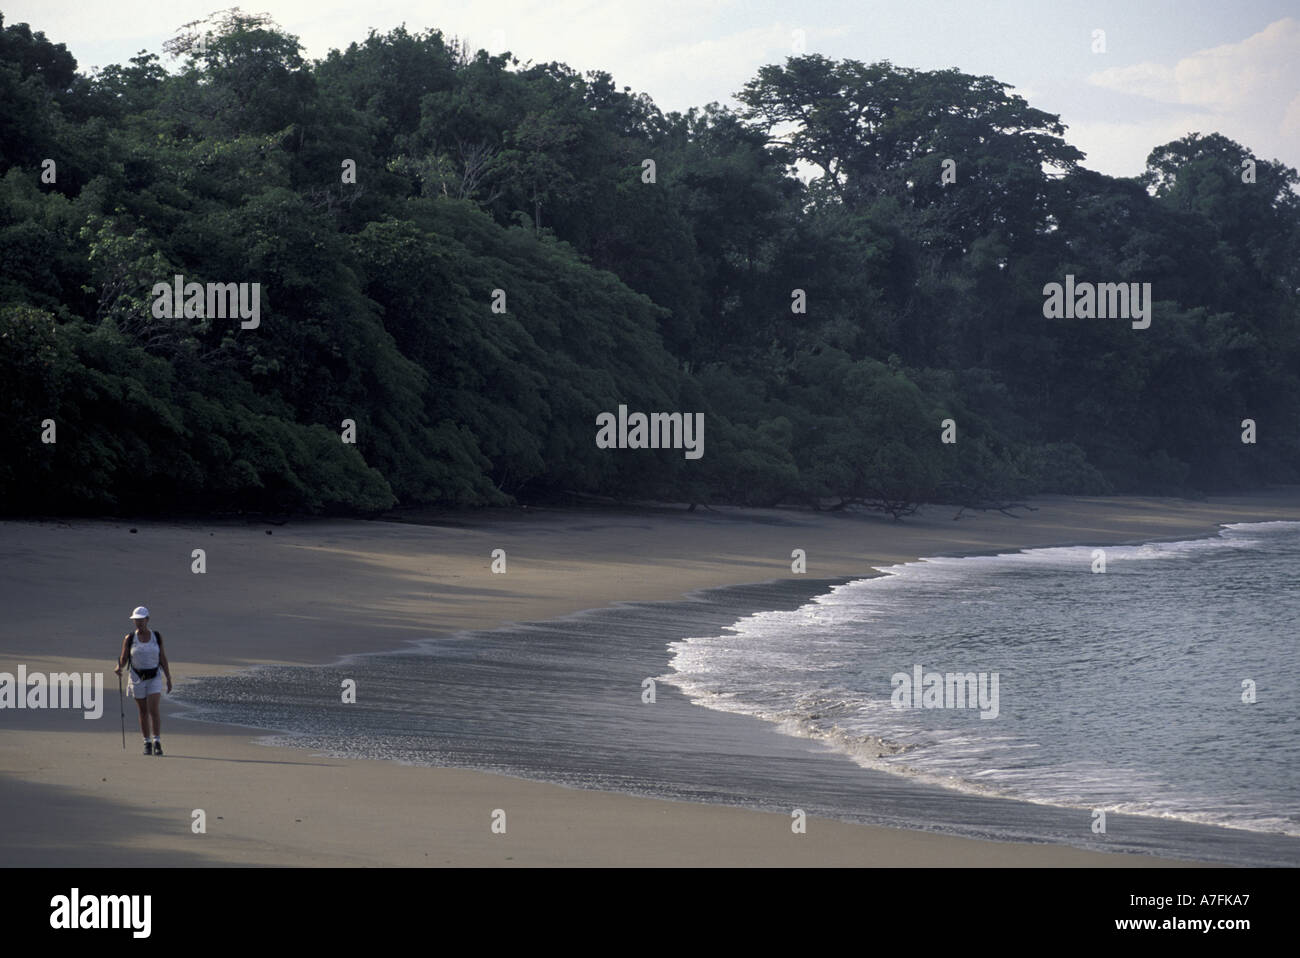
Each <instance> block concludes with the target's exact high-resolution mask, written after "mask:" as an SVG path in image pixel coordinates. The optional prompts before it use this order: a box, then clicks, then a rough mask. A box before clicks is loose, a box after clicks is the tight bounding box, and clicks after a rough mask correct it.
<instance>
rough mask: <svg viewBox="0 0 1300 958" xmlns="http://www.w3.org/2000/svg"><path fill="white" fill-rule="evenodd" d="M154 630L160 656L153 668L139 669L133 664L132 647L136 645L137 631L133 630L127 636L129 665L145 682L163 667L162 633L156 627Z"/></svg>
mask: <svg viewBox="0 0 1300 958" xmlns="http://www.w3.org/2000/svg"><path fill="white" fill-rule="evenodd" d="M152 631H153V637H154V641H156V642H157V643H158V656H159V660H158V665H157V666H156V667H154V668H152V669H137V668H136V667H135V666H134V665H132V664H131V648H132V647H133V646H134V645H135V633H134V632H132V633H130V634H129V635H128V636H127V637H126V638H127V643H126V664H127V667H128V668H130V669H131V671H132V673H134V674H135V676H136V677H137V678H138V679H140V680H141V681H143V682H147V681H149V680H150V679H151V678H153V677H154V676H155V675H157V674H158V669H160V668H162V654H163V647H162V633H161V632H159V631H158V630H157V629H154V630H152Z"/></svg>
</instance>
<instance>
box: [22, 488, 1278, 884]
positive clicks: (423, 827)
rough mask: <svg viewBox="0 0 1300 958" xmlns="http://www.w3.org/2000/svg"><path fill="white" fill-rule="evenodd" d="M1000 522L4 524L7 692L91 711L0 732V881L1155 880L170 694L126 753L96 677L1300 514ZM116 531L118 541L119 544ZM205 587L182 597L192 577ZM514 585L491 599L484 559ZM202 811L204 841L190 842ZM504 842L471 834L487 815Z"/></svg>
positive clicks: (1057, 851)
mask: <svg viewBox="0 0 1300 958" xmlns="http://www.w3.org/2000/svg"><path fill="white" fill-rule="evenodd" d="M1032 504H1033V505H1034V506H1035V511H1033V512H1030V513H1027V514H1022V515H1021V517H1020V518H1010V517H1007V516H1005V515H1001V514H997V513H993V514H977V515H973V516H971V515H967V516H965V517H963V518H961V519H959V520H954V518H953V510H952V509H938V508H931V509H928V510H926V511H925V512H924V513H923V514H922V515H920V516H916V517H913V518H909V519H908V520H906V521H904V522H895V521H893V520H890V519H888V518H885V517H877V516H862V515H848V514H827V513H822V514H814V513H806V512H797V511H785V510H734V509H726V510H719V511H711V510H696V511H694V512H687V511H686V510H684V509H682V510H674V509H664V510H642V511H633V510H613V509H610V510H605V509H590V510H572V509H570V510H554V511H551V510H533V509H528V510H518V511H512V512H492V513H481V514H468V515H454V516H449V517H443V518H441V519H431V520H429V521H430V523H432V524H415V523H411V522H395V521H375V522H366V521H351V520H348V521H340V520H321V521H307V520H304V521H291V522H289V523H287V524H285V525H281V526H276V525H269V524H259V523H256V522H240V521H229V522H213V523H203V522H197V521H193V522H179V521H178V522H157V521H147V522H144V521H141V522H137V521H126V520H121V521H119V520H79V519H73V520H51V521H44V522H37V521H10V522H4V523H2V524H0V572H2V573H3V574H0V599H3V603H4V607H5V608H6V609H7V610H9V615H8V616H7V624H6V626H5V628H4V630H3V632H0V671H8V672H14V671H15V670H16V669H17V667H18V666H19V665H20V664H22V665H25V666H26V668H27V670H28V671H29V672H38V671H39V672H62V671H73V670H75V671H92V672H95V671H97V672H103V673H104V679H105V689H104V711H103V715H102V716H101V717H100V718H98V719H97V720H91V721H88V720H86V719H84V718H83V717H82V714H81V712H79V711H73V710H56V709H46V710H21V711H20V710H5V711H3V712H0V777H2V778H3V785H2V786H0V835H2V836H3V837H2V839H0V849H3V850H2V851H0V863H2V864H4V865H10V866H26V865H61V866H117V865H132V864H147V865H165V866H190V865H249V864H258V865H361V866H385V865H391V866H410V865H426V864H427V865H484V866H487V865H491V866H501V865H508V866H517V865H518V866H523V865H527V866H548V865H552V866H553V865H597V866H608V865H633V866H635V865H653V866H663V865H765V866H766V865H771V866H775V865H838V866H843V865H868V866H931V865H944V866H952V865H958V866H962V865H970V866H990V865H992V866H1102V867H1107V866H1154V865H1167V864H1170V862H1167V861H1162V860H1160V859H1157V858H1154V857H1150V856H1142V855H1131V854H1123V855H1118V854H1104V853H1097V852H1092V851H1086V850H1082V849H1074V848H1069V847H1064V846H1056V845H1029V844H1016V843H1010V842H988V841H978V840H973V839H966V838H959V837H954V836H948V835H941V834H933V833H926V832H920V831H907V830H901V829H890V828H882V827H873V826H866V825H856V824H849V823H842V822H836V821H828V820H821V819H817V818H810V819H809V821H808V827H807V833H806V834H803V835H795V834H792V832H791V828H790V818H789V816H788V815H783V814H778V813H767V812H757V811H749V810H744V809H737V808H729V807H719V806H709V805H699V804H691V803H686V802H675V801H665V800H654V799H645V798H639V797H633V796H628V795H621V794H614V793H606V792H597V791H590V790H580V789H571V788H565V787H561V786H557V785H548V784H543V783H538V782H533V781H524V780H518V779H513V778H507V777H504V776H500V775H493V774H488V773H483V772H475V771H466V770H462V769H438V768H428V767H418V766H406V765H399V764H396V763H393V762H383V761H363V760H345V759H338V758H331V757H326V756H321V755H314V754H313V753H312V752H310V751H308V750H303V749H294V748H283V747H268V746H264V745H258V744H256V743H255V742H254V741H253V739H254V738H255V737H256V736H257V735H258V734H260V733H257V732H254V731H252V730H249V729H240V728H235V727H230V726H221V725H215V724H211V723H204V722H197V721H188V720H186V719H184V718H180V717H177V715H176V714H175V713H176V712H177V711H178V709H177V707H176V706H175V705H174V704H173V703H171V702H169V700H168V698H167V697H166V696H164V700H163V741H164V743H165V744H166V747H167V756H166V758H165V759H162V760H154V759H146V758H145V757H143V756H141V755H140V754H139V752H140V735H139V731H138V729H137V728H136V724H135V719H134V706H131V705H130V703H128V706H129V707H130V708H131V712H130V713H128V715H127V732H126V745H127V747H126V749H125V750H123V748H122V743H121V732H120V720H119V716H118V714H117V713H118V695H117V692H116V689H115V688H114V685H116V678H115V676H114V675H113V674H112V665H113V661H114V658H115V655H116V653H117V651H118V649H119V647H120V643H121V639H122V636H123V635H124V634H125V633H126V632H127V631H128V628H129V623H128V621H127V620H128V615H129V613H130V610H131V609H132V608H133V607H134V606H136V605H137V604H145V605H147V606H149V607H150V608H151V610H152V611H153V619H152V622H151V625H152V626H153V627H155V628H157V629H158V630H159V631H160V632H161V633H162V634H163V636H164V637H165V641H166V643H167V650H168V654H169V658H170V660H171V665H172V673H173V677H174V679H175V680H176V684H177V689H176V692H177V694H180V695H183V694H184V687H185V683H186V681H187V680H189V679H192V678H194V677H196V676H201V675H212V674H218V673H224V672H228V671H231V670H235V669H239V668H242V667H246V666H250V665H256V664H262V663H278V664H288V665H317V664H326V663H329V662H332V661H334V660H336V659H337V658H338V657H339V656H341V655H346V654H350V653H356V652H364V651H383V650H391V649H399V648H401V647H402V646H403V645H404V644H405V643H407V642H409V641H412V640H416V639H420V638H424V637H427V636H430V635H435V634H446V633H451V632H456V631H460V630H466V629H490V628H495V627H498V626H501V625H505V624H508V623H517V622H528V621H536V620H543V619H551V618H556V617H559V616H563V615H567V614H571V613H574V612H578V611H580V610H584V609H593V608H601V607H605V606H608V605H610V604H612V603H616V602H620V601H630V600H639V601H661V600H675V599H678V598H680V597H681V596H682V595H683V594H685V593H688V592H691V591H693V590H698V589H704V588H711V587H717V586H725V585H735V584H741V583H751V582H761V581H765V580H771V579H786V578H791V577H794V576H793V573H792V572H791V568H790V561H791V560H790V554H791V551H792V550H794V549H803V550H804V551H805V552H806V554H807V576H808V577H809V578H833V577H845V576H863V575H868V574H871V572H872V570H873V569H874V568H876V567H878V566H882V565H887V564H893V563H897V562H902V561H908V560H911V559H915V558H918V557H920V556H927V555H954V554H965V553H983V552H995V551H1006V550H1014V549H1018V548H1024V547H1031V546H1046V545H1066V544H1091V545H1108V544H1119V543H1136V542H1146V541H1153V540H1170V539H1181V538H1196V537H1203V536H1206V535H1213V534H1214V533H1215V531H1216V530H1217V528H1218V526H1219V524H1221V523H1229V522H1252V521H1266V520H1279V519H1284V520H1300V491H1297V492H1289V493H1276V494H1268V495H1251V496H1242V497H1231V498H1215V499H1210V500H1207V501H1203V502H1188V501H1182V500H1168V499H1149V498H1106V499H1078V498H1055V497H1048V498H1042V499H1037V500H1034V501H1033V503H1032ZM132 530H135V531H132ZM196 549H202V550H204V556H203V559H204V562H205V563H206V572H205V573H204V574H201V575H200V574H195V573H194V572H193V571H192V570H191V567H192V563H193V562H194V561H195V559H194V558H193V552H194V550H196ZM496 549H501V550H504V551H505V554H506V557H507V562H508V569H507V572H506V573H505V574H504V575H502V574H493V572H492V569H491V566H492V553H493V550H496ZM195 809H202V810H203V811H204V813H205V815H206V824H207V830H206V833H205V834H194V833H193V832H192V831H191V821H192V815H193V812H194V810H195ZM497 809H502V810H505V812H506V814H507V816H508V829H507V832H506V834H504V835H500V834H494V833H493V831H492V829H491V824H492V815H493V812H494V810H497Z"/></svg>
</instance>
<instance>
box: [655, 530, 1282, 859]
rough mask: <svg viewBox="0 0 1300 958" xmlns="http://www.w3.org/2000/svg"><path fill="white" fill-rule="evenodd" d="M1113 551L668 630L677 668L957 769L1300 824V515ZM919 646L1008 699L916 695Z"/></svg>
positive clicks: (1257, 824) (1001, 788) (701, 685)
mask: <svg viewBox="0 0 1300 958" xmlns="http://www.w3.org/2000/svg"><path fill="white" fill-rule="evenodd" d="M1103 551H1104V559H1105V571H1104V572H1101V571H1097V572H1094V571H1093V566H1094V550H1093V549H1091V548H1085V547H1077V548H1050V549H1031V550H1026V551H1023V552H1018V553H1015V554H1010V555H997V556H977V557H965V558H935V559H924V560H922V561H920V562H913V563H907V564H904V565H898V566H893V567H890V568H887V569H884V570H882V571H883V572H884V573H885V575H884V576H882V577H879V578H873V579H864V580H858V581H855V582H850V583H847V584H845V585H841V586H838V587H836V588H834V589H832V590H831V591H830V593H829V594H827V595H823V596H819V597H817V598H815V599H814V600H813V601H812V602H810V603H808V604H806V605H804V606H803V607H801V608H798V609H795V610H791V611H779V612H775V611H765V612H759V613H756V614H754V615H750V616H747V617H745V618H743V619H741V620H740V621H738V622H736V623H735V624H734V625H732V626H730V627H728V628H727V629H726V630H724V631H723V632H721V633H719V634H716V635H710V636H699V637H690V638H686V639H684V640H682V641H679V642H674V643H672V645H671V646H670V648H671V651H672V658H671V661H670V665H671V667H672V670H673V673H672V676H671V679H670V680H671V681H672V682H673V683H674V684H676V685H677V686H678V687H679V688H681V689H682V690H683V692H685V693H686V694H687V695H688V696H689V697H690V698H691V699H692V701H694V702H696V703H698V704H701V705H704V706H707V707H709V708H713V709H719V710H725V711H729V712H739V713H743V714H746V715H753V716H757V717H759V718H762V719H765V720H767V721H770V722H773V723H777V724H778V726H779V727H780V729H781V730H782V731H783V732H786V733H788V734H791V735H796V736H804V737H808V738H813V739H817V740H820V741H823V742H826V743H828V744H830V745H831V746H832V747H834V748H835V749H837V750H839V751H842V752H843V753H844V754H846V755H848V756H849V757H851V758H852V759H853V760H854V761H855V762H858V763H859V764H861V765H863V766H864V767H868V768H877V769H882V770H886V771H889V772H892V773H895V774H898V775H905V776H909V777H914V778H917V779H919V780H923V781H927V782H932V783H934V784H937V785H941V786H943V787H947V788H952V789H958V790H961V791H965V792H970V793H974V794H981V795H997V796H1002V797H1007V798H1014V799H1020V800H1025V801H1031V802H1040V803H1047V804H1056V805H1060V806H1065V807H1077V808H1086V809H1105V810H1110V811H1117V812H1126V813H1130V814H1136V815H1145V816H1156V817H1164V818H1173V819H1181V820H1185V821H1189V822H1202V823H1209V824H1215V825H1221V826H1227V827H1232V828H1241V829H1249V830H1253V831H1259V832H1273V833H1279V832H1280V833H1283V834H1286V835H1291V836H1300V714H1298V712H1297V709H1298V707H1300V695H1298V694H1297V693H1298V692H1300V625H1298V623H1300V588H1298V587H1297V583H1298V582H1300V523H1292V522H1279V523H1254V524H1243V525H1234V526H1228V527H1225V528H1224V529H1223V531H1222V533H1221V534H1220V535H1219V536H1217V537H1215V538H1212V539H1200V540H1195V541H1187V542H1172V543H1160V544H1150V545H1143V546H1128V547H1118V548H1117V547H1109V548H1106V549H1105V550H1103ZM918 665H919V666H921V667H922V670H923V672H922V674H923V675H924V674H925V673H929V672H935V673H941V674H942V675H943V676H944V677H945V691H946V676H947V673H949V672H952V673H955V674H962V675H965V674H966V673H972V672H973V673H975V674H976V683H977V684H976V687H978V683H979V681H980V679H979V674H980V673H984V674H985V675H987V676H989V679H988V680H987V681H986V682H985V683H984V688H985V689H986V690H987V692H988V693H990V694H991V693H992V691H993V685H992V680H991V676H992V675H993V673H997V675H998V684H997V691H998V710H997V712H996V715H994V714H993V709H992V708H989V707H985V708H984V709H982V710H981V709H980V708H979V707H978V705H976V707H975V708H971V707H969V705H970V704H971V699H973V698H975V696H972V695H970V694H969V692H970V690H971V687H972V684H971V683H970V682H969V680H965V681H963V682H961V685H962V691H963V692H964V693H967V694H966V695H964V696H963V698H964V699H965V700H966V704H967V707H965V708H961V707H948V706H959V705H961V704H962V703H961V700H959V699H957V698H956V697H955V696H951V695H949V696H947V702H946V703H945V701H944V699H943V698H941V697H939V696H938V695H937V694H936V695H935V696H934V697H933V698H932V700H931V704H932V705H933V706H934V707H930V708H926V707H924V702H922V707H916V706H917V703H916V698H915V696H909V695H908V694H907V692H906V690H907V689H908V688H909V686H908V685H907V684H904V683H903V681H902V677H904V676H905V677H907V678H908V679H909V680H912V679H914V677H915V674H916V673H915V670H916V667H917V666H918ZM895 676H899V679H898V680H897V681H895V680H894V677H895ZM926 681H927V680H925V679H923V682H922V686H924V684H925V682H926ZM1252 683H1253V695H1254V702H1253V703H1251V702H1248V701H1245V699H1248V698H1249V697H1250V685H1251V684H1252ZM913 684H914V683H913ZM934 684H935V685H936V687H937V681H936V682H935V683H934ZM954 688H955V686H954ZM895 689H898V690H899V694H898V695H897V696H895V694H894V693H895ZM981 711H984V712H986V713H987V714H988V717H987V718H985V717H982V716H981Z"/></svg>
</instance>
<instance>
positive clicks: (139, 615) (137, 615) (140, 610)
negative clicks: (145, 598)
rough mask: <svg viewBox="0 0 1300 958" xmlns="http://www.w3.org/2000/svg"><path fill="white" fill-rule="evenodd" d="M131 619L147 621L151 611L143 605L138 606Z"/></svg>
mask: <svg viewBox="0 0 1300 958" xmlns="http://www.w3.org/2000/svg"><path fill="white" fill-rule="evenodd" d="M131 618H132V619H147V618H149V610H148V609H146V608H145V607H144V606H142V605H138V606H136V607H135V611H134V612H132V613H131Z"/></svg>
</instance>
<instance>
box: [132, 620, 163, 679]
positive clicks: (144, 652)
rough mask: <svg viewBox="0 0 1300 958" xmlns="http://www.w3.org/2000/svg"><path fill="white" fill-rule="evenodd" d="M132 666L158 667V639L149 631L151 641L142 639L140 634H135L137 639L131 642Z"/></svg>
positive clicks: (137, 668)
mask: <svg viewBox="0 0 1300 958" xmlns="http://www.w3.org/2000/svg"><path fill="white" fill-rule="evenodd" d="M131 667H132V668H133V669H136V670H139V669H156V668H158V639H157V637H156V636H155V635H154V634H153V630H150V631H149V641H148V642H142V641H140V636H139V635H136V636H135V641H134V642H132V643H131Z"/></svg>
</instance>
